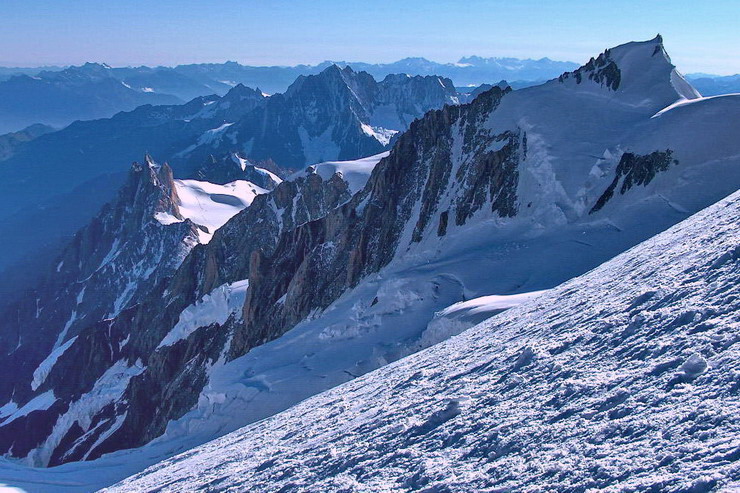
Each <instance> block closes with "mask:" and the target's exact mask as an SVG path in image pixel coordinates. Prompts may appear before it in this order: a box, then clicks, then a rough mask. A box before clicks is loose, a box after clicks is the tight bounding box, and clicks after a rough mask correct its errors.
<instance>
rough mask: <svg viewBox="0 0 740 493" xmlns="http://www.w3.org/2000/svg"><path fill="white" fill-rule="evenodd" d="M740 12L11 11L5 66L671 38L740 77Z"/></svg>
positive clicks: (294, 6) (458, 5)
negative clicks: (655, 37)
mask: <svg viewBox="0 0 740 493" xmlns="http://www.w3.org/2000/svg"><path fill="white" fill-rule="evenodd" d="M738 19H740V0H708V1H696V0H694V1H691V2H689V1H684V0H661V1H658V0H642V1H637V0H622V1H617V0H615V1H595V0H594V1H586V0H581V1H576V0H551V1H548V0H538V1H533V0H506V1H499V0H468V1H465V2H451V1H444V2H443V1H436V0H426V1H419V0H392V1H389V0H372V1H349V0H345V1H338V0H313V1H304V0H293V1H288V0H265V1H261V2H257V1H252V0H177V1H176V0H147V1H143V0H115V1H114V0H111V1H104V0H2V1H0V65H6V66H7V65H13V66H36V65H44V64H79V63H82V62H85V61H97V62H107V63H109V64H111V65H114V66H119V65H139V64H147V65H154V64H164V65H174V64H178V63H191V62H223V61H226V60H236V61H238V62H241V63H243V64H252V65H268V64H280V65H292V64H296V63H317V62H320V61H323V60H326V59H331V60H349V61H367V62H389V61H394V60H397V59H400V58H404V57H407V56H423V57H426V58H429V59H432V60H436V61H441V62H448V61H456V60H457V59H459V58H460V57H461V56H465V55H473V54H475V55H480V56H514V57H519V58H530V57H531V58H540V57H544V56H548V57H550V58H553V59H558V60H572V61H576V62H583V61H585V60H587V59H588V58H589V57H590V56H592V55H596V54H598V53H599V52H600V51H602V50H603V49H604V48H607V47H610V46H614V45H617V44H620V43H623V42H626V41H631V40H641V39H650V38H652V37H654V36H655V34H656V33H658V32H659V33H661V34H662V35H663V38H664V40H665V44H666V49H667V50H668V52H669V54H670V55H671V57H672V59H673V62H674V63H675V64H676V65H677V66H678V67H679V69H680V70H682V71H683V72H686V73H688V72H711V73H720V74H730V73H738V72H740V49H739V47H740V29H738V28H737V24H738Z"/></svg>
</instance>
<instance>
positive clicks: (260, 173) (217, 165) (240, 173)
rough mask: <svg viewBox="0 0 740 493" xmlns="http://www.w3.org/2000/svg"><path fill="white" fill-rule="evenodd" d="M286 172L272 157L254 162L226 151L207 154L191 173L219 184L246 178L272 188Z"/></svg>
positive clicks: (196, 178)
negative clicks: (217, 154) (203, 160)
mask: <svg viewBox="0 0 740 493" xmlns="http://www.w3.org/2000/svg"><path fill="white" fill-rule="evenodd" d="M266 171H269V173H266ZM271 174H273V175H275V176H271ZM286 174H287V173H286V170H284V169H281V168H280V167H278V166H277V165H276V164H275V162H274V161H273V160H272V159H266V160H264V161H256V162H255V161H251V160H249V159H248V158H246V157H244V156H241V155H240V154H239V153H228V154H226V155H224V156H221V157H220V158H216V157H214V156H212V155H211V156H208V158H207V159H206V162H205V163H203V165H202V166H201V167H200V168H198V169H197V170H196V171H195V172H194V173H193V175H192V177H193V179H195V180H201V181H207V182H210V183H218V184H221V185H223V184H226V183H230V182H232V181H235V180H247V181H249V182H252V183H254V184H255V185H257V186H258V187H262V188H264V189H266V190H272V189H274V188H275V187H276V186H277V185H278V184H279V183H280V181H281V178H282V177H284V176H285V175H286ZM281 175H282V176H281ZM276 177H277V179H276Z"/></svg>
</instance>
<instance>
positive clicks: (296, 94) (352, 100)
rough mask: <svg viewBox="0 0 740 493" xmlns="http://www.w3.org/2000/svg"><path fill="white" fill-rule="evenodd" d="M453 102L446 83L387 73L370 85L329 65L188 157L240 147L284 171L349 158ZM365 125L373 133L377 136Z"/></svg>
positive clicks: (363, 76)
mask: <svg viewBox="0 0 740 493" xmlns="http://www.w3.org/2000/svg"><path fill="white" fill-rule="evenodd" d="M458 102H459V99H458V98H457V91H456V90H455V88H454V86H453V84H452V81H450V80H449V79H441V78H439V77H431V76H428V77H421V76H416V77H408V76H406V75H389V76H387V77H386V78H385V79H383V80H382V81H381V82H377V81H376V80H375V79H373V77H372V76H370V75H369V74H367V73H366V72H355V71H353V70H352V69H351V68H349V67H345V68H343V69H341V68H339V67H338V66H336V65H332V66H330V67H328V68H326V69H325V70H324V71H322V72H321V73H320V74H317V75H311V76H301V77H298V79H296V81H295V82H294V83H293V84H292V85H291V86H290V87H289V88H288V90H287V91H286V92H285V94H276V95H274V96H271V97H270V98H268V100H267V102H266V104H265V105H264V106H262V107H260V108H258V109H256V110H255V111H254V112H252V113H250V114H249V115H247V116H246V117H245V118H243V119H241V120H240V121H238V122H237V123H236V124H234V125H233V126H232V127H230V128H229V129H228V130H227V131H226V133H225V136H224V138H223V139H221V140H220V141H219V142H218V143H217V144H216V145H215V147H214V145H213V144H210V143H209V144H205V145H203V146H200V147H198V148H196V149H195V150H193V151H191V153H192V155H193V156H195V157H198V156H201V155H203V153H206V152H207V153H213V152H214V150H215V152H225V151H228V150H231V149H232V148H233V147H234V145H233V143H234V142H239V143H240V146H241V147H240V149H239V150H241V151H243V152H245V153H246V154H247V155H249V156H250V157H251V158H253V159H256V160H261V159H268V158H271V159H273V160H274V161H275V162H277V163H279V164H280V165H281V166H286V167H298V168H300V167H303V166H305V165H308V164H314V163H317V162H320V161H329V160H335V159H339V160H347V159H356V158H358V157H362V156H369V155H372V154H377V153H378V152H381V151H382V150H383V149H384V148H385V147H386V145H387V143H388V141H386V140H384V139H386V138H387V139H390V136H389V135H390V134H388V133H383V132H385V130H390V131H391V132H398V131H402V130H405V129H406V128H407V127H408V125H409V124H410V123H411V121H413V120H414V119H415V118H419V117H421V116H422V115H423V114H424V113H426V112H427V111H429V110H432V109H437V108H441V107H442V106H443V105H445V104H456V103H458ZM371 128H378V129H379V130H378V132H379V133H380V134H382V136H381V137H380V139H378V138H376V136H374V135H373V133H371V130H370V129H371ZM381 129H385V130H381Z"/></svg>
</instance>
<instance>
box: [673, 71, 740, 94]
mask: <svg viewBox="0 0 740 493" xmlns="http://www.w3.org/2000/svg"><path fill="white" fill-rule="evenodd" d="M686 78H687V79H688V80H690V81H691V85H693V86H694V87H695V88H696V89H697V90H698V91H699V92H700V93H701V94H702V95H703V96H717V95H719V94H733V93H740V74H735V75H725V76H720V75H711V74H690V75H688V76H686Z"/></svg>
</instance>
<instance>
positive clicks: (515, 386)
mask: <svg viewBox="0 0 740 493" xmlns="http://www.w3.org/2000/svg"><path fill="white" fill-rule="evenodd" d="M738 220H740V193H735V194H733V195H732V196H731V197H729V198H728V199H725V200H722V201H720V202H719V203H717V204H716V205H714V206H712V207H710V208H708V209H706V210H704V211H702V212H700V213H698V214H696V215H694V216H692V217H691V218H690V219H688V220H686V221H684V222H682V223H680V224H679V225H677V226H675V227H673V228H671V229H670V230H668V231H666V232H664V233H662V234H660V235H658V236H656V237H655V238H652V239H650V240H648V241H645V242H644V243H642V244H640V245H638V246H636V247H634V248H632V249H631V250H629V251H627V252H626V253H624V254H622V255H619V256H618V257H616V258H615V259H613V260H611V261H609V262H607V263H605V264H603V265H602V266H600V267H598V268H597V269H595V270H593V271H591V272H589V273H587V274H585V275H583V276H581V277H579V278H576V279H574V280H572V281H569V282H566V283H565V284H563V285H561V286H559V287H557V288H555V289H553V290H551V291H549V292H548V293H545V294H543V295H541V296H539V297H536V298H534V299H532V300H531V301H529V302H526V303H523V304H521V305H519V306H518V307H516V308H513V309H511V310H509V311H507V312H505V313H503V314H501V315H497V316H495V317H492V318H490V319H489V320H488V321H486V322H484V323H482V324H480V325H478V326H476V327H475V328H473V329H470V330H468V331H466V332H464V333H463V334H461V335H459V336H457V337H454V338H452V339H450V340H448V341H445V342H443V343H441V344H438V345H436V346H434V347H432V348H430V349H428V350H426V351H423V352H420V353H417V354H415V355H412V356H409V357H408V358H405V359H403V360H401V361H398V362H396V363H394V364H391V365H388V366H386V367H384V368H381V369H379V370H376V371H374V372H372V373H370V374H368V375H365V376H364V377H360V378H358V379H355V380H353V381H352V382H349V383H347V384H344V385H342V386H340V387H337V388H334V389H332V390H329V391H327V392H324V393H323V394H320V395H317V396H315V397H313V398H311V399H308V400H306V401H304V402H302V403H300V404H298V405H296V406H294V407H292V408H290V409H289V410H287V411H285V412H283V413H280V414H278V415H276V416H273V417H271V418H268V419H266V420H263V421H261V422H259V423H255V424H253V425H250V426H247V427H245V428H242V429H240V430H239V431H237V432H235V433H232V434H229V435H227V436H224V437H222V438H220V439H218V440H214V441H213V442H210V443H208V444H206V445H204V446H201V447H198V448H196V449H194V450H191V451H188V452H187V453H185V454H182V455H179V456H176V457H174V458H172V459H169V460H167V461H165V462H164V463H162V464H158V465H156V466H154V467H152V468H150V469H148V470H147V471H144V472H143V473H141V474H138V475H136V476H134V477H132V478H130V479H128V480H126V481H123V482H121V483H119V484H118V485H116V486H114V487H112V488H110V489H108V490H107V491H111V492H113V491H127V492H131V491H153V490H157V491H193V490H197V489H208V490H209V491H223V490H226V491H243V490H245V489H249V490H250V491H278V490H281V488H282V489H283V490H290V491H328V490H343V491H408V490H414V489H425V490H428V491H473V490H478V491H480V490H483V489H485V490H487V491H494V490H495V491H544V490H549V491H585V490H607V491H676V492H677V491H702V492H703V491H710V490H713V491H716V490H723V491H730V490H736V489H737V488H740V469H738V464H737V460H738V458H740V439H739V438H738V437H740V422H738V420H737V416H738V413H739V412H740V397H739V395H738V390H739V389H740V348H738V341H739V339H738V331H739V329H740V322H738V311H737V310H738V307H739V305H740V303H739V301H738V299H739V298H738V295H739V294H740V285H739V284H738V275H739V274H740V245H739V244H738V238H739V237H740V229H739V227H738ZM714 488H716V490H715V489H714Z"/></svg>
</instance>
